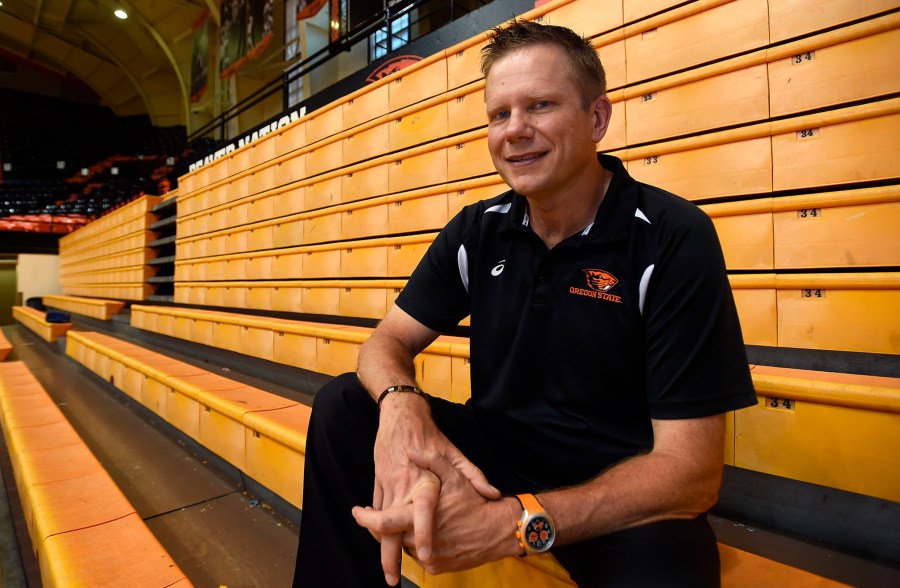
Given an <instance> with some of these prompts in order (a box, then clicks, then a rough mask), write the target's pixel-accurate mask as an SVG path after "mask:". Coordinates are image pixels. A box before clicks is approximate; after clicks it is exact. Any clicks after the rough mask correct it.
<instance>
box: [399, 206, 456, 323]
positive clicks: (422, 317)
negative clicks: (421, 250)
mask: <svg viewBox="0 0 900 588" xmlns="http://www.w3.org/2000/svg"><path fill="white" fill-rule="evenodd" d="M472 216H473V215H472V214H471V210H469V209H464V210H463V211H462V212H460V213H459V214H457V215H456V216H455V217H454V218H453V219H452V220H451V221H450V222H449V223H447V226H445V227H444V229H443V230H442V231H441V232H440V233H439V234H438V236H437V237H436V238H435V240H434V242H433V243H432V244H431V246H430V247H429V248H428V250H427V251H426V252H425V255H424V256H423V257H422V260H421V261H420V262H419V265H418V266H416V269H415V270H414V271H413V273H412V276H410V278H409V281H408V282H407V284H406V286H405V287H404V288H403V291H402V292H400V295H399V296H398V297H397V302H396V304H397V306H399V307H400V308H401V309H403V310H404V311H405V312H406V313H407V314H409V315H410V316H412V317H413V318H414V319H416V320H417V321H419V322H420V323H422V324H423V325H425V326H426V327H428V328H429V329H432V330H434V331H438V332H441V333H446V332H447V331H449V330H451V329H453V328H454V327H456V326H457V325H458V324H459V321H461V320H462V319H464V318H465V317H466V316H468V314H469V306H470V305H469V292H468V289H467V284H468V279H469V276H468V264H467V263H466V260H467V254H466V251H465V246H464V245H463V242H464V238H465V235H466V233H467V230H466V227H467V225H469V224H470V223H469V222H468V221H469V219H470V218H471V217H472ZM469 230H470V231H471V230H472V229H471V228H470V229H469ZM461 249H462V250H461Z"/></svg>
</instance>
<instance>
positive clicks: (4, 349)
mask: <svg viewBox="0 0 900 588" xmlns="http://www.w3.org/2000/svg"><path fill="white" fill-rule="evenodd" d="M12 349H13V347H12V343H10V342H9V339H7V338H6V335H4V334H3V331H2V330H0V361H6V358H7V357H9V354H10V353H11V352H12Z"/></svg>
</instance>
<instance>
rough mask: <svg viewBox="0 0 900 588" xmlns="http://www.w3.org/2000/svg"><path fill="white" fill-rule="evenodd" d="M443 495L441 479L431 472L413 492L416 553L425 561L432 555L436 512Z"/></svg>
mask: <svg viewBox="0 0 900 588" xmlns="http://www.w3.org/2000/svg"><path fill="white" fill-rule="evenodd" d="M440 497H441V481H440V479H438V477H437V476H436V475H434V474H432V473H431V472H428V475H426V476H423V478H422V480H421V481H420V482H419V483H418V484H416V487H415V490H414V492H413V496H412V501H413V529H414V531H415V536H416V553H418V556H419V558H421V559H422V560H423V561H427V560H428V558H430V557H431V546H432V533H433V530H434V513H435V511H436V510H437V506H438V501H439V500H440Z"/></svg>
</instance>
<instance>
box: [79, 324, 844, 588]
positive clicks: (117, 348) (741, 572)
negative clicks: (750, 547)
mask: <svg viewBox="0 0 900 588" xmlns="http://www.w3.org/2000/svg"><path fill="white" fill-rule="evenodd" d="M186 312H187V313H188V314H190V313H194V314H199V315H202V314H204V313H202V312H199V311H186ZM205 314H206V315H207V316H208V317H209V318H213V317H215V316H216V315H218V314H219V313H205ZM86 347H90V348H91V349H93V350H94V351H96V354H95V355H94V356H92V357H90V358H89V357H87V356H86V355H85V354H84V348H86ZM68 353H69V355H70V356H71V357H73V358H74V359H75V360H76V361H79V362H81V363H83V364H84V365H85V366H86V367H87V368H88V369H91V370H92V371H95V372H96V373H97V374H98V375H99V376H100V377H101V378H103V379H105V380H108V379H109V376H112V379H113V380H115V376H114V375H113V372H114V371H115V370H116V369H117V368H116V367H115V364H116V363H120V362H127V363H128V365H130V366H132V367H134V368H136V369H138V370H141V369H145V368H143V367H142V364H148V367H147V368H146V373H147V374H150V375H149V376H148V378H150V379H153V380H154V381H160V379H161V381H162V385H163V386H165V387H166V388H167V390H168V394H169V395H170V396H169V397H170V401H171V399H172V398H176V399H178V401H176V403H170V404H168V405H167V406H166V409H165V411H164V412H162V413H159V414H160V416H162V417H164V418H165V419H166V420H167V421H168V422H170V423H171V424H173V425H174V426H176V427H178V428H179V429H180V430H181V431H182V432H184V433H186V434H188V435H191V436H192V437H193V438H194V439H196V440H198V442H200V443H201V444H202V445H204V446H206V447H207V448H209V449H210V450H211V451H213V452H214V453H216V454H218V455H220V456H221V457H223V458H224V459H226V460H227V461H228V462H229V463H231V464H232V465H233V466H235V467H237V468H238V469H240V470H241V471H244V472H246V473H247V474H248V475H249V476H251V477H252V478H254V479H255V480H257V481H258V482H260V483H261V484H263V485H264V486H266V487H267V488H269V489H270V490H273V491H274V492H276V493H277V494H278V495H280V496H281V497H282V498H285V499H286V500H288V501H289V502H290V503H292V504H294V505H296V506H301V507H302V466H303V454H304V453H305V445H306V428H307V427H308V424H309V408H308V407H307V406H305V405H302V404H297V403H289V401H286V400H284V399H280V400H279V399H278V397H275V396H274V395H270V394H268V393H266V392H263V391H260V390H255V389H250V388H249V387H247V386H244V385H242V384H240V383H238V382H234V381H231V380H228V379H226V378H222V377H221V376H217V375H214V374H211V373H208V372H207V373H191V374H188V375H181V374H178V375H176V374H171V373H166V372H167V370H171V369H172V367H173V366H176V365H178V362H175V361H174V360H166V359H164V357H163V358H160V357H159V354H156V353H155V352H152V351H149V350H146V349H142V348H140V347H138V346H136V345H133V344H130V343H126V342H124V341H120V340H117V339H115V338H112V337H109V336H106V335H101V334H99V333H84V332H79V333H76V334H73V336H71V337H70V339H69V346H68ZM101 357H102V358H106V359H107V362H105V363H104V362H103V361H100V358H101ZM154 358H156V361H154ZM163 364H164V365H167V366H168V367H167V368H165V369H160V368H159V366H160V365H163ZM429 369H433V367H432V368H429ZM144 385H145V386H146V384H144ZM119 387H120V389H122V390H123V391H124V392H125V393H126V394H129V395H130V396H132V397H134V398H135V399H136V400H139V401H141V402H142V403H145V400H144V398H145V397H144V396H142V395H141V393H140V391H139V390H137V391H136V390H135V389H129V388H128V386H127V385H125V386H123V385H119ZM145 390H146V388H145ZM460 400H461V399H460ZM178 402H180V403H181V405H179V404H178ZM273 403H274V404H273ZM279 403H281V405H279ZM719 548H720V553H721V555H722V561H723V566H722V583H723V586H726V587H735V588H738V587H740V588H743V587H745V586H752V585H756V584H754V582H756V581H758V580H759V579H760V578H763V579H767V580H771V581H775V582H776V583H778V582H781V581H784V582H788V585H791V586H804V587H805V586H809V587H813V586H822V587H825V586H838V585H840V584H838V583H836V582H833V581H830V580H827V579H825V578H821V577H819V576H815V575H813V574H810V573H808V572H805V571H802V570H798V569H796V568H793V567H790V566H786V565H783V564H779V563H777V562H774V561H771V560H768V559H765V558H761V557H759V556H756V555H753V554H750V553H747V552H745V551H741V550H739V549H735V548H732V547H729V546H726V545H721V544H720V546H719ZM403 570H404V575H405V576H407V577H408V578H409V579H411V580H412V581H414V582H416V583H417V584H418V585H420V586H427V585H440V586H444V587H446V588H452V587H459V586H469V585H493V584H495V583H498V582H499V583H508V582H509V581H510V579H511V578H516V581H520V582H524V581H529V582H537V583H539V584H540V585H542V586H572V585H573V584H572V583H571V581H569V580H568V576H567V574H566V573H565V571H564V570H563V569H562V568H561V567H559V565H558V564H557V563H556V562H555V560H554V559H553V558H552V557H548V556H543V557H531V558H527V559H524V560H523V559H518V558H508V559H505V560H502V561H500V562H494V563H492V564H489V565H486V566H481V567H479V568H476V569H474V570H468V571H465V572H459V573H454V574H446V575H441V576H437V577H435V576H429V575H427V574H425V573H424V572H423V571H422V570H421V568H419V567H418V566H417V565H416V564H415V562H413V561H412V560H409V559H408V558H405V560H404V563H403Z"/></svg>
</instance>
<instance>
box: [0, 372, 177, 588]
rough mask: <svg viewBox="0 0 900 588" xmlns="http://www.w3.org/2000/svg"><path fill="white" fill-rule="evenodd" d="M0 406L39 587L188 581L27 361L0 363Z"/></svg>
mask: <svg viewBox="0 0 900 588" xmlns="http://www.w3.org/2000/svg"><path fill="white" fill-rule="evenodd" d="M0 407H2V410H0V423H2V425H3V433H4V436H5V439H6V444H7V447H8V449H9V454H10V459H11V461H12V464H13V473H14V475H15V481H16V486H17V488H18V491H19V496H20V499H21V502H22V510H23V512H24V514H25V521H26V524H27V527H28V531H29V535H30V537H31V541H32V546H33V550H34V553H35V555H36V557H37V559H38V561H39V564H40V570H41V577H42V579H43V582H44V585H47V586H110V587H112V586H121V585H125V584H128V585H137V584H140V585H144V586H172V585H181V586H190V585H191V584H190V582H188V580H187V579H186V578H185V576H184V573H183V572H182V571H181V570H180V569H179V567H178V566H177V565H176V564H175V562H174V561H173V560H172V558H171V557H170V556H169V554H168V553H167V552H166V551H165V549H164V548H163V547H162V545H160V543H159V541H158V540H157V539H156V538H155V537H154V536H153V534H152V533H151V532H150V530H149V529H148V528H147V526H146V524H145V523H144V521H143V520H142V519H141V518H140V516H138V515H137V513H136V512H135V510H134V508H133V507H132V506H131V504H130V503H129V502H128V500H127V499H126V498H125V496H124V495H123V494H122V493H121V491H120V490H119V488H118V487H117V486H116V484H115V482H114V481H113V480H112V478H110V477H109V474H108V473H107V472H106V470H105V469H104V468H103V466H102V465H101V464H100V462H98V461H97V458H96V457H94V455H93V454H92V453H91V452H90V450H89V449H88V448H87V446H86V445H85V444H84V442H83V441H82V440H81V438H80V437H79V436H78V434H77V433H76V432H75V430H74V429H73V428H72V426H71V425H70V424H69V422H68V421H67V420H66V418H65V416H64V415H63V414H62V412H61V411H60V410H59V408H58V407H57V406H56V404H55V402H54V401H53V400H52V399H51V398H50V396H49V395H48V394H47V392H46V391H45V390H44V388H43V387H42V386H41V385H40V383H39V382H38V381H37V380H36V379H35V378H34V376H33V375H31V372H30V371H29V370H28V368H27V367H26V366H25V364H23V363H21V362H13V363H8V364H4V365H2V366H0Z"/></svg>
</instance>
